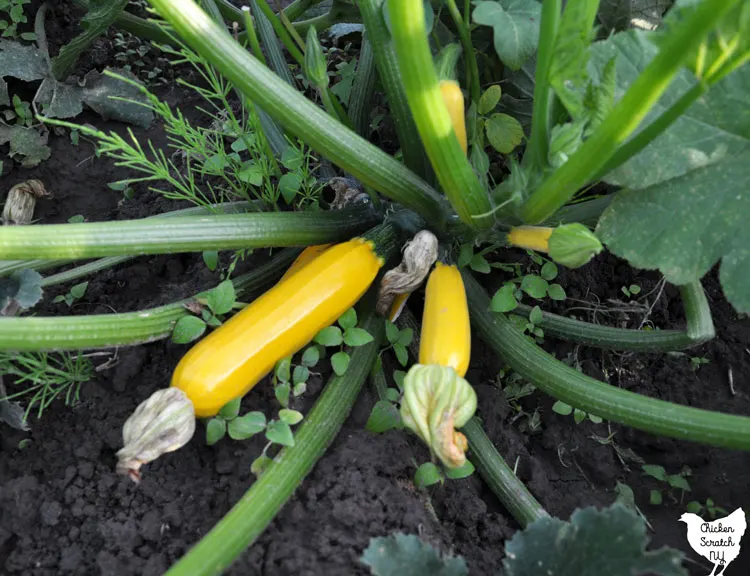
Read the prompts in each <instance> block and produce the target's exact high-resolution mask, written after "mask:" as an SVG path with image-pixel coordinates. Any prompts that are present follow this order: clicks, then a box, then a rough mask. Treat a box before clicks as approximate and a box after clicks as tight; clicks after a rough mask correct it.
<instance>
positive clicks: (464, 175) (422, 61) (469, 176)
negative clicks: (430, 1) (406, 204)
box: [388, 0, 494, 229]
mask: <svg viewBox="0 0 750 576" xmlns="http://www.w3.org/2000/svg"><path fill="white" fill-rule="evenodd" d="M388 12H389V14H390V21H391V33H392V36H393V42H394V45H395V47H396V56H397V57H398V64H399V69H400V70H401V79H402V81H403V83H404V88H405V89H406V98H407V100H408V102H409V108H410V109H411V113H412V116H413V117H414V122H415V123H416V125H417V129H418V130H419V134H420V136H421V137H422V142H423V143H424V147H425V150H426V151H427V157H428V158H429V159H430V163H431V164H432V168H433V170H434V171H435V175H436V176H437V179H438V181H439V182H440V185H441V186H442V188H443V191H444V192H445V195H446V196H447V197H448V199H449V200H450V202H451V204H452V205H453V208H454V209H455V210H456V213H457V214H458V217H459V218H460V219H461V220H462V221H463V222H464V223H465V224H467V225H468V226H472V227H474V228H480V229H486V228H490V227H491V226H492V225H493V223H494V216H493V212H492V206H491V204H490V198H489V195H488V194H487V191H486V190H485V189H484V187H483V186H482V184H481V182H480V181H479V179H478V178H477V176H476V174H475V173H474V170H473V169H472V167H471V164H469V161H468V159H467V158H466V155H465V154H464V152H463V150H462V148H461V145H460V144H459V142H458V138H456V133H455V132H454V130H453V124H452V122H451V117H450V115H449V113H448V109H447V107H446V105H445V102H444V101H443V96H442V94H441V91H440V84H439V82H438V77H437V73H436V72H435V65H434V63H433V60H432V54H431V52H430V46H429V43H428V41H427V31H426V29H425V19H424V4H423V1H422V0H388Z"/></svg>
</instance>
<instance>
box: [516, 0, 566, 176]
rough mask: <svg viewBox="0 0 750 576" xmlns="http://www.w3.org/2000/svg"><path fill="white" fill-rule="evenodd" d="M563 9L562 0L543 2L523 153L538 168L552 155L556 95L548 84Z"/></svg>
mask: <svg viewBox="0 0 750 576" xmlns="http://www.w3.org/2000/svg"><path fill="white" fill-rule="evenodd" d="M561 12H562V1H561V0H544V1H543V3H542V20H541V22H540V24H539V25H540V29H539V48H538V49H537V57H536V74H535V78H534V109H533V111H532V115H531V137H530V138H529V145H528V146H527V147H526V152H525V153H524V161H525V163H529V162H530V163H531V164H530V166H532V167H534V169H535V170H542V169H544V168H545V167H546V166H547V163H548V156H549V134H550V130H551V126H550V124H551V122H552V116H551V114H550V103H551V102H552V100H553V98H554V97H555V95H554V92H553V91H552V89H551V88H550V85H549V70H550V66H551V65H552V59H553V58H554V46H555V39H556V36H557V27H558V26H559V24H560V14H561Z"/></svg>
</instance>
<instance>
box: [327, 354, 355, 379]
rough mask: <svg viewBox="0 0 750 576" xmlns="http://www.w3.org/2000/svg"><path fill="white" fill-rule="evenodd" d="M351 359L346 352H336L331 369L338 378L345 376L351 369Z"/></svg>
mask: <svg viewBox="0 0 750 576" xmlns="http://www.w3.org/2000/svg"><path fill="white" fill-rule="evenodd" d="M350 361H351V357H350V356H349V354H347V353H346V352H336V353H335V354H334V355H333V356H331V367H332V368H333V371H334V372H335V373H336V375H337V376H343V375H344V374H345V373H346V370H347V368H349V362H350Z"/></svg>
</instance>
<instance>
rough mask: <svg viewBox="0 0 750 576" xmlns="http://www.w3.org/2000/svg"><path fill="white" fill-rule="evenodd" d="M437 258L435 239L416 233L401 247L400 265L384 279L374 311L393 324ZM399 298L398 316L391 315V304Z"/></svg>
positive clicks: (426, 232)
mask: <svg viewBox="0 0 750 576" xmlns="http://www.w3.org/2000/svg"><path fill="white" fill-rule="evenodd" d="M437 256H438V239H437V238H436V237H435V235H434V234H433V233H432V232H430V231H429V230H421V231H419V232H418V233H417V234H416V235H415V236H414V238H412V239H411V240H410V241H409V242H407V243H406V245H405V246H404V256H403V258H402V260H401V263H400V264H399V265H398V266H397V267H396V268H393V269H391V270H388V272H386V273H385V274H384V275H383V280H381V282H380V291H379V293H378V303H377V311H378V314H380V315H381V316H388V317H390V319H391V322H393V321H394V320H395V319H396V318H397V317H398V313H400V312H401V309H402V308H403V304H404V303H405V302H406V298H407V297H408V295H409V294H411V293H412V292H414V290H416V289H417V288H419V286H420V285H421V284H422V282H424V279H425V278H426V277H427V275H428V274H429V273H430V269H431V268H432V265H433V264H434V263H435V260H437ZM400 295H401V296H402V295H406V297H403V298H399V307H398V313H396V314H394V313H393V312H394V301H395V300H396V297H397V296H400Z"/></svg>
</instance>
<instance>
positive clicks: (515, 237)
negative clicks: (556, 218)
mask: <svg viewBox="0 0 750 576" xmlns="http://www.w3.org/2000/svg"><path fill="white" fill-rule="evenodd" d="M552 230H553V228H547V227H544V226H516V227H514V228H511V230H510V232H508V243H509V244H510V245H511V246H517V247H519V248H526V249H528V250H536V251H537V252H548V251H549V237H550V236H552Z"/></svg>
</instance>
